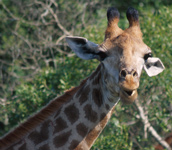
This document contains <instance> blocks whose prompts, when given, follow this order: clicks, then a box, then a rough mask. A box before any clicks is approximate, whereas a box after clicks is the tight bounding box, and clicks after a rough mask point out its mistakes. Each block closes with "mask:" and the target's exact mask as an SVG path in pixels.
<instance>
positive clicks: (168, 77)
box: [0, 0, 172, 150]
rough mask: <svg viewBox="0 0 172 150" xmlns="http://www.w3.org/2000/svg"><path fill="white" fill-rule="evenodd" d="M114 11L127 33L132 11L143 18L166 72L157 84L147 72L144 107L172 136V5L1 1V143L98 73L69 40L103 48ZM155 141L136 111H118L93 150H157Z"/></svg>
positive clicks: (150, 42) (106, 0) (151, 1)
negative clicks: (114, 9)
mask: <svg viewBox="0 0 172 150" xmlns="http://www.w3.org/2000/svg"><path fill="white" fill-rule="evenodd" d="M110 6H115V7H117V8H118V9H119V10H120V12H121V19H120V23H119V26H120V27H121V28H123V29H124V28H127V27H128V21H127V19H126V16H125V12H126V10H127V8H128V6H133V7H135V8H136V9H138V10H139V13H140V25H141V29H142V32H143V38H144V42H145V43H146V44H147V45H149V46H150V47H151V49H152V51H153V54H154V55H155V56H157V57H159V58H160V59H161V60H162V62H163V63H164V65H165V67H166V69H165V71H164V72H163V73H161V74H160V75H158V76H156V77H152V78H150V77H148V76H147V75H146V73H145V72H143V74H142V77H141V81H140V82H141V85H140V88H139V102H140V104H141V105H142V107H143V109H144V110H145V113H146V114H145V115H146V116H147V117H148V119H149V122H150V123H151V125H152V126H153V127H154V129H155V130H156V131H157V132H158V133H159V134H160V135H161V136H162V137H165V136H166V135H167V134H168V133H170V132H171V131H172V86H171V83H170V81H172V74H171V70H172V38H171V35H172V2H171V1H169V0H164V1H163V0H157V1H154V0H145V1H142V2H141V1H139V2H138V0H131V1H130V2H128V0H124V1H120V0H116V1H110V0H94V1H90V2H89V1H84V0H70V1H68V0H54V1H53V0H40V1H38V0H2V1H0V22H1V24H0V135H4V134H5V133H6V132H8V131H9V130H10V129H11V128H13V127H14V126H16V125H17V124H19V123H21V122H22V121H24V120H25V119H26V118H27V117H29V116H30V115H31V114H32V113H34V112H36V111H38V110H39V109H40V108H41V107H42V106H44V105H45V104H47V103H48V102H49V101H50V100H51V99H53V98H54V97H56V96H57V95H61V94H62V93H63V92H64V91H65V90H67V89H69V88H71V87H72V86H76V85H78V84H79V82H80V81H81V80H82V79H84V78H85V77H87V76H88V75H89V74H90V73H91V72H92V71H93V70H94V69H95V68H96V66H97V65H98V61H96V60H91V61H84V60H81V59H79V58H77V57H76V56H75V55H74V54H73V53H72V52H71V50H70V49H69V48H68V47H67V44H66V42H65V36H66V35H78V36H82V37H86V38H88V39H89V40H90V41H93V42H95V43H101V42H102V41H103V38H104V31H105V28H106V25H107V20H106V10H107V8H108V7H110ZM155 143H156V141H155V138H154V137H153V136H152V135H151V134H150V133H149V132H148V131H147V129H146V128H145V126H144V124H143V123H142V121H141V118H140V114H139V111H138V109H137V107H136V105H135V104H132V105H123V104H122V103H119V104H118V105H117V107H116V110H115V112H114V114H113V117H112V118H111V120H110V122H109V123H108V125H107V127H106V128H105V130H104V131H103V133H102V134H101V135H100V137H99V138H98V140H97V141H96V143H95V144H94V146H93V148H92V149H93V150H96V149H102V150H104V149H107V150H109V149H117V150H118V149H122V150H129V149H148V150H150V149H153V146H154V144H155Z"/></svg>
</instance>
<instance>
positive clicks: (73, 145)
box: [69, 140, 80, 150]
mask: <svg viewBox="0 0 172 150" xmlns="http://www.w3.org/2000/svg"><path fill="white" fill-rule="evenodd" d="M79 143H80V142H79V141H77V140H73V141H72V142H71V143H70V146H69V150H74V149H75V148H76V147H77V146H78V144H79Z"/></svg>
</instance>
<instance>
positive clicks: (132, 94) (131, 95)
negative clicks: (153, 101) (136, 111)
mask: <svg viewBox="0 0 172 150" xmlns="http://www.w3.org/2000/svg"><path fill="white" fill-rule="evenodd" d="M136 98H137V89H134V90H128V89H122V88H121V91H120V99H121V101H122V102H123V103H125V104H130V103H133V102H134V100H135V99H136Z"/></svg>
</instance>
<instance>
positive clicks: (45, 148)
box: [39, 144, 50, 150]
mask: <svg viewBox="0 0 172 150" xmlns="http://www.w3.org/2000/svg"><path fill="white" fill-rule="evenodd" d="M39 150H50V147H49V145H48V144H45V145H43V146H41V147H40V148H39Z"/></svg>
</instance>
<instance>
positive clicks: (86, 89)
mask: <svg viewBox="0 0 172 150" xmlns="http://www.w3.org/2000/svg"><path fill="white" fill-rule="evenodd" d="M82 91H84V93H83V94H82V95H80V93H81V92H82ZM89 92H90V87H89V85H86V86H85V87H82V88H81V89H80V90H79V91H78V92H77V97H78V98H79V102H80V105H82V104H84V103H85V102H86V101H87V99H88V96H89ZM79 95H80V96H79Z"/></svg>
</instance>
